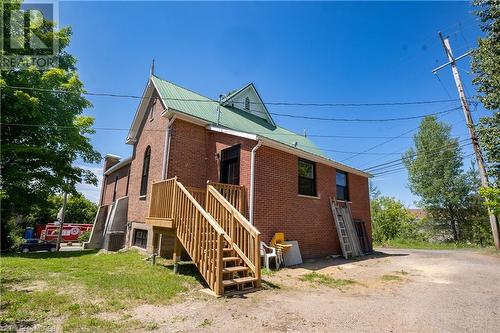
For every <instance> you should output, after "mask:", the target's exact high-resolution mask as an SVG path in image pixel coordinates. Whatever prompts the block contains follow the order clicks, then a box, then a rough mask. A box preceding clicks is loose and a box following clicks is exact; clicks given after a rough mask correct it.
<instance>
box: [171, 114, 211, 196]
mask: <svg viewBox="0 0 500 333" xmlns="http://www.w3.org/2000/svg"><path fill="white" fill-rule="evenodd" d="M206 170H207V154H206V130H205V128H204V127H202V126H197V125H194V124H191V123H188V122H185V121H182V120H179V119H176V120H175V121H174V123H173V124H172V126H171V137H170V153H169V159H168V178H172V177H175V176H177V177H179V181H180V182H181V183H182V184H183V185H184V186H194V187H200V188H203V187H205V186H206V183H207V176H206V175H207V172H206Z"/></svg>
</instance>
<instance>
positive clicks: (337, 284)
mask: <svg viewBox="0 0 500 333" xmlns="http://www.w3.org/2000/svg"><path fill="white" fill-rule="evenodd" d="M300 280H301V281H307V282H311V283H314V284H321V285H324V286H327V287H330V288H342V287H345V286H349V285H351V284H355V283H356V281H354V280H351V279H349V280H346V279H335V278H333V277H331V276H330V275H327V274H322V273H317V272H311V273H307V274H304V275H302V276H301V277H300Z"/></svg>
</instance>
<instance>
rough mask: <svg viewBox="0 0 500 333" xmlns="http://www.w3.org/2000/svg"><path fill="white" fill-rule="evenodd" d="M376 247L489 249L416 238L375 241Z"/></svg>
mask: <svg viewBox="0 0 500 333" xmlns="http://www.w3.org/2000/svg"><path fill="white" fill-rule="evenodd" d="M373 246H374V247H390V248H396V249H427V250H454V249H489V248H491V247H486V248H485V247H480V246H479V245H474V244H467V243H431V242H422V241H416V240H405V239H391V240H388V241H385V242H381V243H374V244H373Z"/></svg>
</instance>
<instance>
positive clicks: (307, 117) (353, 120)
mask: <svg viewBox="0 0 500 333" xmlns="http://www.w3.org/2000/svg"><path fill="white" fill-rule="evenodd" d="M459 108H460V107H455V108H453V109H448V110H443V111H438V112H432V113H426V114H421V115H418V116H410V117H400V118H379V119H359V118H325V117H311V116H297V115H291V114H283V113H271V114H272V115H275V116H280V117H289V118H298V119H308V120H321V121H343V122H385V121H401V120H413V119H420V118H425V117H428V116H436V115H439V114H444V113H448V112H450V111H453V110H457V109H459Z"/></svg>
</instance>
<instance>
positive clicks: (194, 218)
mask: <svg viewBox="0 0 500 333" xmlns="http://www.w3.org/2000/svg"><path fill="white" fill-rule="evenodd" d="M243 190H244V188H243V187H241V186H235V185H228V184H218V183H208V184H207V188H206V189H196V188H189V187H188V188H186V187H184V185H182V183H181V182H179V181H178V180H177V178H171V179H167V180H164V181H160V182H156V183H153V186H152V193H151V202H150V208H149V216H148V217H147V218H146V223H149V224H152V225H153V226H157V227H167V228H168V227H170V228H174V229H175V231H176V237H177V239H178V241H179V242H180V243H181V244H182V246H183V247H184V249H185V250H186V251H187V253H188V254H189V255H190V256H191V258H192V260H193V262H194V263H195V265H196V267H197V268H198V270H199V271H200V273H201V275H202V276H203V278H204V279H205V281H206V282H207V284H208V286H209V287H210V289H211V290H212V291H213V292H214V293H215V294H216V295H228V294H230V293H240V292H245V291H249V290H252V289H255V288H258V287H260V233H259V231H258V230H257V229H256V228H255V227H254V226H252V225H251V224H250V222H249V221H248V220H247V219H246V218H245V217H244V216H243V214H242V213H241V211H240V210H242V207H243V201H244V200H243V195H242V191H243ZM195 197H196V199H195ZM235 206H238V207H239V208H240V209H237V208H236V207H235Z"/></svg>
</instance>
